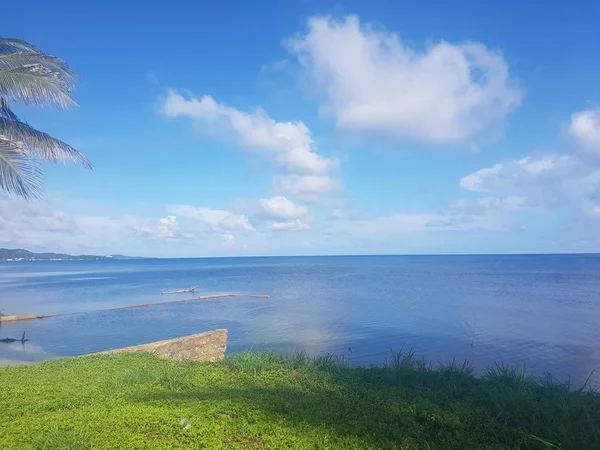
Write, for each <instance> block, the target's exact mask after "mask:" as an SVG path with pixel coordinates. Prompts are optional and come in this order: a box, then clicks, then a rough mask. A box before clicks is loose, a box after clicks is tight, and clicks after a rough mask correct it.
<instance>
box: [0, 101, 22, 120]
mask: <svg viewBox="0 0 600 450" xmlns="http://www.w3.org/2000/svg"><path fill="white" fill-rule="evenodd" d="M0 117H6V118H7V119H10V120H20V119H19V118H18V117H17V115H16V114H15V113H14V112H12V110H11V109H10V107H9V106H8V102H7V101H6V100H4V99H3V98H2V97H0Z"/></svg>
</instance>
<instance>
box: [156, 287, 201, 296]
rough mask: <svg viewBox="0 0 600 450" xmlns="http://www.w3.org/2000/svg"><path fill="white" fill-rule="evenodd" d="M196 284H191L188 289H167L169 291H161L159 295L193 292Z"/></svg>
mask: <svg viewBox="0 0 600 450" xmlns="http://www.w3.org/2000/svg"><path fill="white" fill-rule="evenodd" d="M197 287H198V286H192V287H191V288H189V289H180V290H178V291H169V292H161V293H160V295H169V294H188V293H190V292H195V291H196V288H197Z"/></svg>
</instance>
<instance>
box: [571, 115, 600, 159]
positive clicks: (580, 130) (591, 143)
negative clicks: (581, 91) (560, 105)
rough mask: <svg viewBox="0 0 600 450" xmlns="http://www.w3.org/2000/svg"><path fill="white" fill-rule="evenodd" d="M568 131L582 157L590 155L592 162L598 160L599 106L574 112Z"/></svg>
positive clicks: (599, 154) (599, 145)
mask: <svg viewBox="0 0 600 450" xmlns="http://www.w3.org/2000/svg"><path fill="white" fill-rule="evenodd" d="M568 133H569V136H570V137H571V139H573V141H574V143H575V149H576V151H577V152H578V153H579V154H580V155H581V156H582V157H592V159H593V160H594V162H596V163H598V162H600V108H596V109H586V110H583V111H579V112H577V113H574V114H573V115H572V116H571V122H570V123H569V127H568Z"/></svg>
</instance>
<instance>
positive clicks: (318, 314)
mask: <svg viewBox="0 0 600 450" xmlns="http://www.w3.org/2000/svg"><path fill="white" fill-rule="evenodd" d="M599 274H600V256H597V255H547V256H427V257H426V256H418V257H417V256H406V257H405V256H373V257H368V256H361V257H301V258H217V259H186V260H130V261H91V262H79V261H76V262H68V261H49V262H21V263H14V262H13V263H0V309H1V310H4V312H5V313H6V314H13V313H14V314H31V313H61V314H64V315H61V316H58V317H54V318H47V319H43V320H36V321H30V322H17V323H10V324H8V323H7V324H4V325H2V326H1V327H0V338H3V337H19V336H20V335H21V332H22V331H26V333H27V337H28V338H30V342H28V343H27V344H26V345H25V346H22V345H21V344H20V343H14V344H0V360H3V361H4V363H5V364H6V363H7V362H14V363H16V362H23V361H36V360H43V359H48V358H56V357H60V356H74V355H81V354H85V353H90V352H97V351H102V350H107V349H111V348H117V347H124V346H129V345H136V344H141V343H145V342H151V341H156V340H161V339H168V338H173V337H178V336H181V335H186V334H192V333H198V332H201V331H204V330H210V329H214V328H227V329H228V330H229V346H228V352H234V351H237V350H240V349H243V348H251V347H252V348H254V349H266V348H273V349H276V350H278V351H282V352H293V351H297V350H304V351H307V352H310V353H312V354H327V353H334V354H338V355H344V356H345V357H347V358H349V359H350V360H351V361H352V362H354V363H356V364H365V363H380V362H383V361H384V360H385V359H386V357H388V356H389V355H390V352H391V351H399V350H401V349H404V350H409V349H413V350H415V351H416V352H417V354H419V355H422V356H423V357H425V358H426V359H427V360H429V361H433V362H437V361H439V362H447V361H448V360H450V359H453V358H456V359H457V360H463V359H469V360H471V361H472V362H473V363H474V364H475V365H476V366H477V367H485V366H486V365H489V364H492V363H495V362H504V363H505V364H508V365H522V364H525V365H526V367H527V370H529V371H531V372H534V373H537V374H541V373H544V372H551V373H553V374H554V375H556V376H558V377H561V378H566V377H569V376H570V377H571V378H572V379H573V380H574V381H579V380H582V379H585V378H586V377H587V376H588V375H589V374H590V372H592V371H593V370H595V369H598V368H600V345H599V344H600V320H599V319H600V277H599ZM193 285H198V286H199V288H198V293H199V294H212V293H220V292H235V293H242V294H268V295H270V296H271V297H270V298H269V299H259V298H249V297H239V298H225V299H220V300H211V301H197V302H189V303H176V304H167V305H159V306H151V307H146V308H138V309H128V310H120V311H98V310H100V309H104V308H109V307H111V306H121V305H128V304H137V303H146V302H155V301H161V300H165V299H166V298H165V296H161V295H160V292H161V291H164V290H171V289H181V288H186V287H189V286H193ZM174 298H178V299H179V298H185V295H184V296H174Z"/></svg>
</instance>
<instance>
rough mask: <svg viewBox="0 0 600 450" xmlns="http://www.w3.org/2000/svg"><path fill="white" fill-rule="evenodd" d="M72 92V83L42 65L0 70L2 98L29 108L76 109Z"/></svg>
mask: <svg viewBox="0 0 600 450" xmlns="http://www.w3.org/2000/svg"><path fill="white" fill-rule="evenodd" d="M72 88H73V80H69V79H65V77H64V76H63V75H62V74H61V72H59V71H56V70H53V69H51V68H48V67H45V66H43V65H42V64H29V65H25V66H20V67H14V68H12V69H4V70H0V96H2V97H4V98H6V99H9V100H14V101H16V102H21V103H24V104H27V105H32V104H33V105H52V106H58V107H59V108H64V109H67V108H70V107H73V106H77V103H75V100H73V98H72V97H71V91H72Z"/></svg>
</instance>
